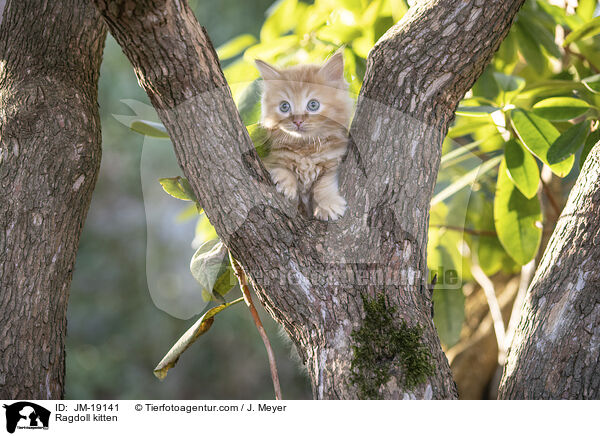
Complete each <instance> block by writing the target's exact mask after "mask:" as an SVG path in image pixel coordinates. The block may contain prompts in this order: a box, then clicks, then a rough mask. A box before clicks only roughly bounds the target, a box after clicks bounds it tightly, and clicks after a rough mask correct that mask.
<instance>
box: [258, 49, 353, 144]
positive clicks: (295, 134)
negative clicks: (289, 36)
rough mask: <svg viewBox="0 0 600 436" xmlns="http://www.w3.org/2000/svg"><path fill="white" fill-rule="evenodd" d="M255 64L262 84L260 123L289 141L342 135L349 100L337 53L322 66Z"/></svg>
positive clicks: (307, 140)
mask: <svg viewBox="0 0 600 436" xmlns="http://www.w3.org/2000/svg"><path fill="white" fill-rule="evenodd" d="M256 66H257V68H258V70H259V71H260V74H261V76H262V78H263V83H264V85H263V95H262V114H261V124H262V125H263V126H265V127H266V128H267V129H270V130H272V131H273V132H274V133H279V134H280V135H281V136H283V137H285V138H287V139H289V140H291V141H292V142H294V141H301V142H311V141H313V142H314V140H315V139H316V138H326V137H331V136H338V137H340V136H344V135H346V130H347V128H348V124H349V122H350V116H351V113H352V100H351V99H350V96H349V95H348V84H347V83H346V82H345V80H344V74H343V73H344V60H343V57H342V54H341V53H339V52H338V53H336V54H334V55H333V56H332V57H331V58H330V59H329V60H328V61H327V62H326V63H325V64H324V65H298V66H295V67H291V68H286V69H277V68H275V67H273V66H272V65H269V64H267V63H266V62H263V61H260V60H257V61H256Z"/></svg>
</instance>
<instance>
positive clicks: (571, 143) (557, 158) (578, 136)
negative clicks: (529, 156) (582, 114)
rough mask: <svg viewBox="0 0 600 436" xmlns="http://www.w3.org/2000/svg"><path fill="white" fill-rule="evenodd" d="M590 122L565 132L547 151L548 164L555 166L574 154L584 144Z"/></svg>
mask: <svg viewBox="0 0 600 436" xmlns="http://www.w3.org/2000/svg"><path fill="white" fill-rule="evenodd" d="M589 131H590V122H589V121H584V122H582V123H579V124H575V125H574V126H572V127H570V128H569V129H567V130H565V131H564V132H563V133H562V134H561V135H560V136H559V137H558V138H557V139H556V141H554V143H553V144H552V145H551V146H550V150H548V162H549V163H551V164H555V163H557V162H561V161H563V160H564V159H566V158H567V157H569V156H571V155H572V154H574V153H575V152H576V151H577V150H579V148H580V147H581V146H582V145H583V144H584V142H585V138H586V137H587V134H588V133H589Z"/></svg>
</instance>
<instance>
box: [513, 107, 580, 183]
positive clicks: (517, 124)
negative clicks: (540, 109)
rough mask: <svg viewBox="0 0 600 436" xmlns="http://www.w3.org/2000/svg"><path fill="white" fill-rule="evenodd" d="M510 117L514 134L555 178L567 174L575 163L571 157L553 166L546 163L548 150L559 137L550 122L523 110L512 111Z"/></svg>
mask: <svg viewBox="0 0 600 436" xmlns="http://www.w3.org/2000/svg"><path fill="white" fill-rule="evenodd" d="M510 116H511V121H512V125H513V128H514V130H515V132H516V133H517V135H518V136H519V139H520V140H521V143H522V144H523V145H524V146H525V147H527V149H528V150H529V151H531V152H532V153H533V154H534V155H535V156H537V157H538V158H539V159H540V160H541V161H542V162H544V163H545V164H547V165H549V166H550V169H551V170H552V171H553V172H554V173H555V174H556V175H557V176H559V177H564V176H566V175H567V174H569V172H570V171H571V168H572V167H573V162H574V161H575V159H574V158H573V157H570V158H567V159H565V160H564V161H562V162H560V163H557V164H553V165H551V164H550V162H548V150H549V149H550V146H551V145H552V144H553V143H554V141H556V139H558V137H559V136H560V133H559V132H558V130H557V129H556V127H554V125H552V123H551V122H550V121H548V120H546V119H544V118H541V117H538V116H537V115H535V114H533V113H532V112H528V111H525V110H523V109H514V110H512V111H511V112H510Z"/></svg>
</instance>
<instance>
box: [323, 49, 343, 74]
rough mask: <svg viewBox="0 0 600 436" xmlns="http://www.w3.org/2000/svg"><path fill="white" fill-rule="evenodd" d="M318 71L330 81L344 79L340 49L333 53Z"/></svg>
mask: <svg viewBox="0 0 600 436" xmlns="http://www.w3.org/2000/svg"><path fill="white" fill-rule="evenodd" d="M319 73H321V75H322V76H323V77H324V78H325V79H326V80H331V81H336V80H343V79H344V56H343V55H342V52H341V51H338V52H336V53H334V55H333V56H331V57H330V58H329V59H328V60H327V62H325V65H323V66H322V67H321V69H320V70H319Z"/></svg>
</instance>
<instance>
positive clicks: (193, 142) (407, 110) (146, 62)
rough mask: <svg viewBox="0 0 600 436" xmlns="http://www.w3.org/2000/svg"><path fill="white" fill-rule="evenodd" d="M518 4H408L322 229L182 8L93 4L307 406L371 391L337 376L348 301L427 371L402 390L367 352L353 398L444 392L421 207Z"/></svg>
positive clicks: (448, 394)
mask: <svg viewBox="0 0 600 436" xmlns="http://www.w3.org/2000/svg"><path fill="white" fill-rule="evenodd" d="M523 1H524V0H493V1H490V0H487V1H484V0H475V1H470V2H465V1H463V0H429V1H423V2H420V3H419V5H418V6H417V7H414V8H411V10H410V11H409V12H408V14H407V15H406V17H405V18H404V19H403V20H402V21H401V22H400V23H398V24H397V25H395V26H394V27H393V28H392V29H390V30H389V31H388V32H387V33H386V35H384V36H383V37H382V39H381V40H380V41H379V42H378V44H377V45H376V47H375V48H374V49H373V50H372V51H371V54H370V56H369V59H368V67H367V73H366V77H365V82H364V85H363V89H362V90H361V95H360V98H359V103H358V107H357V112H356V116H355V119H354V122H353V125H352V128H351V137H352V144H351V147H350V152H349V155H348V158H347V159H346V160H345V163H344V167H343V168H342V171H341V177H340V178H341V192H342V195H344V196H345V198H346V199H347V200H348V204H349V209H348V211H347V212H346V215H345V216H344V217H343V218H342V219H340V220H339V221H336V222H330V223H326V222H320V221H316V220H312V219H307V218H305V217H304V216H302V215H299V214H298V213H297V207H296V205H293V204H291V203H290V202H288V201H287V200H286V199H285V198H284V197H283V196H281V195H280V194H278V193H277V192H276V191H275V189H274V186H273V184H272V183H271V181H270V179H269V176H268V174H267V173H266V171H265V169H264V167H263V166H262V164H261V162H260V160H259V158H258V156H257V154H256V152H255V151H254V147H253V144H252V142H251V141H250V139H249V137H248V135H247V133H246V130H245V128H244V126H243V124H242V121H241V119H240V117H239V114H238V112H237V110H236V107H235V104H234V102H233V100H232V98H231V93H230V91H229V88H228V87H227V84H226V82H225V79H224V77H223V74H222V72H221V69H220V67H219V62H218V59H217V56H216V53H215V51H214V49H213V47H212V45H211V43H210V41H209V39H208V36H207V35H206V33H205V31H204V30H203V29H202V28H201V27H200V26H199V25H198V23H197V22H196V19H195V18H194V16H193V14H192V12H191V11H190V9H189V8H188V6H187V4H186V3H185V1H183V0H172V1H167V0H154V1H138V2H130V1H126V0H95V3H96V5H97V6H98V8H99V10H100V12H101V14H102V15H103V16H104V17H105V18H106V21H107V23H108V25H109V28H110V30H111V33H112V34H113V35H114V36H115V38H116V39H117V41H118V42H119V44H120V45H121V46H122V48H123V50H124V52H125V54H126V55H127V57H128V58H129V60H130V61H131V63H132V64H133V66H134V68H135V71H136V74H137V76H138V80H139V82H140V83H141V85H142V86H143V87H144V88H145V89H146V91H147V92H148V95H149V96H150V100H151V101H152V103H153V105H154V106H155V108H156V109H157V111H158V114H159V116H160V117H161V120H162V121H163V123H164V124H165V126H166V128H167V130H168V132H169V134H170V135H171V138H172V140H173V144H174V147H175V152H176V155H177V158H178V161H179V164H180V165H181V167H182V169H183V172H184V174H185V175H186V177H187V178H188V179H189V181H190V183H191V185H192V187H193V189H194V192H195V193H196V195H197V197H198V199H199V200H200V202H201V204H202V206H203V207H204V210H205V211H206V213H207V215H208V217H209V219H210V221H211V223H212V224H213V225H214V226H215V228H216V230H217V233H218V234H219V236H220V237H221V238H222V239H223V241H224V242H225V244H226V245H227V247H228V248H229V249H230V250H231V251H232V253H233V255H234V257H235V258H236V259H238V260H239V261H240V263H241V264H242V265H243V267H244V269H245V270H246V272H247V273H248V275H249V276H250V277H251V278H252V280H253V283H254V284H255V285H256V288H257V292H258V295H259V298H260V299H261V302H262V303H263V304H264V305H265V306H266V308H267V310H268V311H269V312H270V313H271V314H272V316H273V317H274V318H275V319H276V320H277V321H278V322H280V323H281V324H283V326H284V327H285V329H286V330H287V332H288V333H289V334H290V336H291V337H292V339H293V341H294V342H295V344H296V345H297V347H298V350H299V352H300V355H301V356H302V357H303V359H304V361H305V362H306V363H307V365H308V369H309V373H310V376H311V380H312V385H313V392H314V396H315V398H358V397H364V396H365V394H364V392H362V391H361V389H359V385H360V384H361V383H363V384H364V383H366V384H371V385H372V384H373V383H374V382H375V381H374V379H373V377H371V374H366V373H362V374H361V373H356V370H355V368H354V369H353V368H351V362H352V360H353V358H355V357H356V355H355V353H354V352H353V348H352V345H358V343H357V342H355V341H354V340H353V339H352V338H351V335H352V332H357V331H359V330H360V329H361V327H362V326H365V321H363V318H364V317H365V307H364V306H363V301H366V302H369V301H377V295H378V294H379V293H385V295H386V296H387V301H388V308H390V307H391V308H390V309H389V310H390V311H393V312H394V315H395V316H396V317H397V318H399V319H396V320H395V321H394V323H395V324H394V327H393V328H392V329H391V330H390V329H381V330H380V332H379V333H376V336H377V337H378V339H381V341H378V342H382V343H384V344H386V343H387V341H388V340H389V341H392V337H391V336H393V335H395V334H397V333H398V334H401V333H402V332H403V331H404V332H406V331H407V329H410V328H412V327H417V329H421V335H420V339H417V343H416V344H414V343H413V344H412V345H414V346H416V347H417V348H418V346H419V344H420V345H424V346H425V347H426V350H427V351H428V353H429V355H430V357H429V363H431V364H432V365H433V366H434V371H433V372H432V373H431V374H429V375H427V377H426V378H425V380H424V382H423V383H420V384H418V386H416V387H414V386H412V385H410V386H409V384H408V383H407V382H408V381H409V380H410V379H411V377H412V376H413V375H414V374H409V373H408V372H409V371H407V370H405V369H404V368H406V366H403V362H402V361H401V360H398V359H397V356H391V357H390V356H383V354H385V353H383V354H382V355H376V356H370V357H374V358H375V360H376V361H377V359H379V362H380V363H381V364H382V365H385V364H387V363H390V362H391V367H389V369H388V370H387V372H386V373H385V377H384V378H383V380H382V381H376V385H375V386H374V392H371V394H373V395H368V396H369V397H371V396H375V397H379V398H455V397H456V389H455V386H454V382H453V381H452V377H451V374H450V369H449V367H448V362H447V360H446V358H445V356H444V354H443V352H442V349H441V347H440V343H439V339H438V336H437V334H436V331H435V327H434V325H433V322H432V319H431V296H430V292H429V290H428V285H427V282H426V280H427V264H426V259H425V256H426V247H427V226H428V210H429V202H430V200H431V196H432V193H433V188H434V185H435V181H436V177H437V172H438V166H439V161H440V154H441V144H442V140H443V139H444V136H445V134H446V131H447V128H448V123H449V122H450V121H451V120H452V118H453V116H454V115H453V114H454V110H455V108H456V106H457V104H458V102H459V100H460V99H461V98H462V96H463V95H464V93H465V92H466V91H467V90H468V89H469V88H470V87H471V85H472V84H473V82H474V81H475V80H476V79H477V77H478V76H479V75H480V74H481V72H482V71H483V69H484V67H485V66H486V64H487V63H488V62H489V60H490V59H491V58H492V56H493V54H494V52H495V50H496V49H497V48H498V46H499V44H500V42H501V40H502V39H503V38H504V36H506V34H507V32H508V30H509V27H510V25H511V23H512V20H513V18H514V16H515V14H516V12H517V11H518V9H519V7H520V6H521V4H522V3H523ZM363 298H365V300H363ZM384 312H385V310H384ZM380 315H381V314H380ZM383 316H385V314H384V315H383ZM400 319H402V320H404V321H405V322H406V325H405V326H403V325H402V324H401V322H400ZM413 331H414V330H413ZM381 335H384V337H383V338H381V337H380V336H381ZM385 335H390V337H385ZM371 351H373V352H374V353H375V354H377V353H379V352H380V351H382V350H371ZM383 351H385V350H383ZM404 351H406V350H404ZM410 357H414V356H409V358H410ZM385 359H389V361H388V362H387V363H386V362H385ZM390 359H391V360H390ZM371 387H373V386H371ZM372 390H373V389H372Z"/></svg>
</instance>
